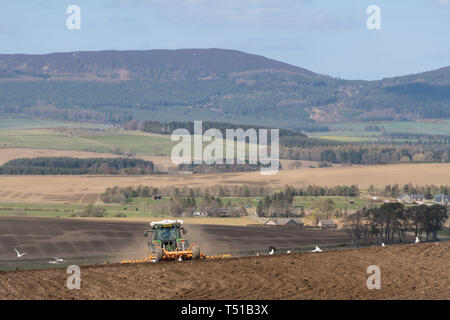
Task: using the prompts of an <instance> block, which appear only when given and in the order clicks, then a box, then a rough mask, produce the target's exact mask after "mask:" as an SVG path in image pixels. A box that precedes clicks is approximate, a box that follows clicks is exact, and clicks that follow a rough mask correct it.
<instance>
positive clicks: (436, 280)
mask: <svg viewBox="0 0 450 320" xmlns="http://www.w3.org/2000/svg"><path fill="white" fill-rule="evenodd" d="M370 265H378V266H379V267H380V269H381V289H379V290H377V289H373V290H369V289H367V286H366V281H367V278H368V277H369V274H367V273H366V269H367V267H368V266H370ZM449 271H450V242H440V243H421V244H408V245H396V246H387V247H371V248H365V249H359V250H344V251H329V252H322V253H297V254H289V255H288V254H283V255H274V256H263V257H262V256H260V257H246V258H234V259H228V260H215V261H187V262H168V263H158V264H133V265H121V264H112V265H102V266H90V267H82V268H81V289H80V290H68V289H67V288H66V286H65V284H66V280H67V277H68V275H67V274H66V270H65V269H53V270H36V271H17V272H3V273H0V298H2V299H450V273H449Z"/></svg>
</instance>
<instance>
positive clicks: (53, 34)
mask: <svg viewBox="0 0 450 320" xmlns="http://www.w3.org/2000/svg"><path fill="white" fill-rule="evenodd" d="M71 4H75V5H78V6H80V8H81V30H72V31H70V30H68V29H67V28H66V20H67V17H68V14H66V8H67V7H68V6H69V5H71ZM369 5H378V6H379V7H380V8H381V19H382V21H381V23H382V29H381V30H368V29H367V28H366V20H367V17H368V15H367V14H366V8H367V7H368V6H369ZM176 48H226V49H236V50H241V51H245V52H249V53H255V54H260V55H263V56H266V57H269V58H272V59H277V60H281V61H283V62H287V63H290V64H293V65H297V66H300V67H303V68H306V69H309V70H311V71H314V72H317V73H323V74H329V75H332V76H335V77H341V78H345V79H368V80H371V79H381V78H384V77H390V76H396V75H403V74H410V73H417V72H422V71H428V70H432V69H437V68H440V67H444V66H450V0H369V1H367V0H341V1H338V0H329V1H328V0H296V1H295V0H69V1H66V0H14V1H2V3H1V5H0V53H49V52H65V51H78V50H106V49H108V50H109V49H116V50H144V49H176Z"/></svg>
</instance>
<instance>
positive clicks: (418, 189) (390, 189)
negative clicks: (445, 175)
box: [367, 183, 450, 200]
mask: <svg viewBox="0 0 450 320" xmlns="http://www.w3.org/2000/svg"><path fill="white" fill-rule="evenodd" d="M367 191H368V192H369V193H370V194H372V195H379V196H384V197H391V198H397V197H398V196H399V195H401V194H403V193H406V194H423V195H424V198H425V199H427V200H431V199H433V197H434V196H435V195H437V194H445V195H449V193H450V186H448V185H445V186H444V185H442V186H436V185H428V186H413V185H412V184H411V183H408V184H405V185H404V186H399V185H398V184H394V185H390V184H388V185H386V186H385V187H384V188H375V187H374V186H373V185H371V186H370V187H369V188H368V189H367Z"/></svg>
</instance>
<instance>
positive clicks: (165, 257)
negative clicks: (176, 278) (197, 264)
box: [144, 220, 202, 262]
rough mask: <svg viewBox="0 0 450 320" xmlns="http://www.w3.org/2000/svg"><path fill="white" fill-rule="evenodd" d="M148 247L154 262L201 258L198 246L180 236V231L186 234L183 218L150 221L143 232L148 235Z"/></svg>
mask: <svg viewBox="0 0 450 320" xmlns="http://www.w3.org/2000/svg"><path fill="white" fill-rule="evenodd" d="M149 233H151V234H152V239H151V241H149V242H148V245H149V248H150V254H149V258H150V259H151V260H154V261H156V262H159V261H170V260H192V259H200V258H202V254H201V252H200V247H199V246H197V245H195V244H192V245H189V243H188V241H187V240H185V239H183V238H182V235H181V233H183V234H186V233H187V230H186V229H185V228H184V227H183V220H163V221H159V222H152V223H150V229H149V230H146V231H145V233H144V236H145V237H148V235H149Z"/></svg>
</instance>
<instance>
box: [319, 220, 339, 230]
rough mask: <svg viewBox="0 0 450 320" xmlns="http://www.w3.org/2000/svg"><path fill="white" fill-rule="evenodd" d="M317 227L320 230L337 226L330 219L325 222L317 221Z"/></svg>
mask: <svg viewBox="0 0 450 320" xmlns="http://www.w3.org/2000/svg"><path fill="white" fill-rule="evenodd" d="M319 227H321V228H322V229H328V228H329V229H332V228H336V227H337V225H336V223H334V221H333V220H331V219H326V220H320V221H319Z"/></svg>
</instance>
